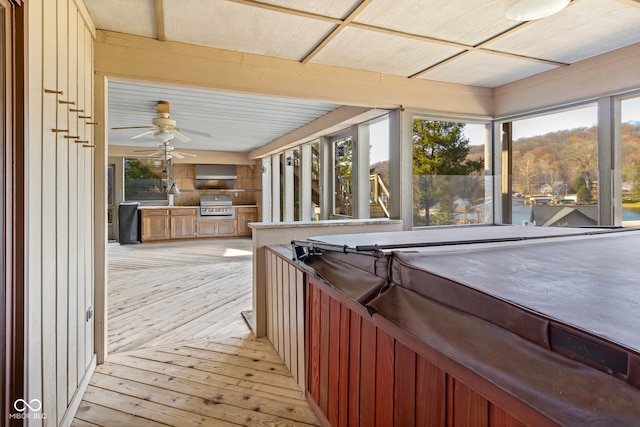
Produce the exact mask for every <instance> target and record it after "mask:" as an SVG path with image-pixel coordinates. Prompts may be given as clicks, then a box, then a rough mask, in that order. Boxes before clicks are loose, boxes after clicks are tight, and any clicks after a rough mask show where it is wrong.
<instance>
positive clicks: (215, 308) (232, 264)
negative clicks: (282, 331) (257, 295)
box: [72, 239, 319, 427]
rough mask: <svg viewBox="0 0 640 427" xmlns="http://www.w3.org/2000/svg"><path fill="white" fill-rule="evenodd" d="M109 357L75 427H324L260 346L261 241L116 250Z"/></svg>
mask: <svg viewBox="0 0 640 427" xmlns="http://www.w3.org/2000/svg"><path fill="white" fill-rule="evenodd" d="M108 256H109V357H108V359H107V363H105V364H103V365H99V366H98V367H97V368H96V372H95V373H94V375H93V377H92V379H91V383H90V385H89V388H88V390H87V392H86V393H85V396H84V398H83V401H82V403H81V404H80V408H79V409H78V412H77V414H76V418H75V420H74V422H73V424H72V425H73V426H77V427H81V426H95V425H100V426H166V425H172V426H180V427H182V426H231V425H234V426H237V425H245V426H263V427H265V426H273V427H276V426H308V425H319V422H318V420H317V418H316V417H315V415H314V414H313V412H312V410H311V409H310V407H309V405H308V404H307V402H306V400H305V398H304V394H303V393H302V392H301V391H300V389H299V388H298V386H297V384H296V383H295V381H294V380H293V378H292V377H291V376H290V374H289V372H288V371H287V369H286V367H285V366H284V363H283V362H282V361H281V359H280V358H279V356H278V355H277V353H276V351H275V350H274V348H273V346H272V345H271V343H270V342H269V341H268V340H266V339H255V338H254V337H253V335H252V333H251V332H250V330H249V328H248V327H247V325H246V323H245V322H244V320H243V319H242V317H241V315H240V312H241V311H243V310H250V309H251V292H252V289H251V288H252V286H251V274H252V273H251V270H252V266H251V241H250V240H248V239H225V240H218V239H207V240H185V241H173V242H158V243H144V244H142V245H119V244H117V243H112V244H109V247H108Z"/></svg>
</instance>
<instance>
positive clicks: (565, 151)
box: [511, 105, 598, 226]
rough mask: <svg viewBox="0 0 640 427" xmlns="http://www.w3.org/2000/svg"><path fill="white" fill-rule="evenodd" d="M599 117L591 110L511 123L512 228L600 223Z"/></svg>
mask: <svg viewBox="0 0 640 427" xmlns="http://www.w3.org/2000/svg"><path fill="white" fill-rule="evenodd" d="M597 114H598V113H597V106H596V105H589V106H586V107H582V108H577V109H572V110H568V111H563V112H558V113H553V114H548V115H544V116H539V117H534V118H528V119H522V120H515V121H513V122H512V129H513V131H512V132H513V135H512V139H513V144H512V161H513V163H512V181H511V183H512V188H511V193H512V196H511V200H512V218H511V223H512V224H517V225H537V226H585V225H597V224H598V200H597V199H598V127H597V120H598V116H597Z"/></svg>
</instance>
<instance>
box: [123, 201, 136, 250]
mask: <svg viewBox="0 0 640 427" xmlns="http://www.w3.org/2000/svg"><path fill="white" fill-rule="evenodd" d="M138 206H140V203H138V202H128V203H120V204H119V205H118V241H119V242H120V244H121V245H128V244H133V243H140V217H139V215H138Z"/></svg>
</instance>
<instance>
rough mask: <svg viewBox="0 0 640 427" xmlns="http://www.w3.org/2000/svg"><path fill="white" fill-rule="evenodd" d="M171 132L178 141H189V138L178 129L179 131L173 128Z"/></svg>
mask: <svg viewBox="0 0 640 427" xmlns="http://www.w3.org/2000/svg"><path fill="white" fill-rule="evenodd" d="M172 134H173V136H175V137H176V139H177V140H178V141H180V142H189V141H191V138H189V137H188V136H186V135H184V134H182V133H180V131H179V130H177V129H175V130H174V131H173V132H172Z"/></svg>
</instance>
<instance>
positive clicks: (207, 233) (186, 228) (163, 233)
mask: <svg viewBox="0 0 640 427" xmlns="http://www.w3.org/2000/svg"><path fill="white" fill-rule="evenodd" d="M140 215H141V218H142V221H141V222H142V225H141V228H142V232H141V234H142V241H143V242H148V241H151V240H168V239H190V238H194V237H216V236H219V237H232V236H251V229H250V228H249V223H250V222H255V221H257V219H258V210H257V208H256V207H255V206H240V207H236V218H235V219H219V218H216V217H199V216H198V208H190V207H170V208H169V207H167V208H155V207H154V208H141V209H140Z"/></svg>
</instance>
